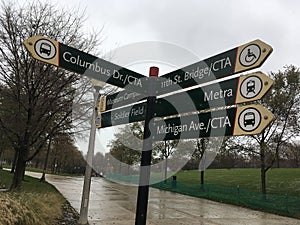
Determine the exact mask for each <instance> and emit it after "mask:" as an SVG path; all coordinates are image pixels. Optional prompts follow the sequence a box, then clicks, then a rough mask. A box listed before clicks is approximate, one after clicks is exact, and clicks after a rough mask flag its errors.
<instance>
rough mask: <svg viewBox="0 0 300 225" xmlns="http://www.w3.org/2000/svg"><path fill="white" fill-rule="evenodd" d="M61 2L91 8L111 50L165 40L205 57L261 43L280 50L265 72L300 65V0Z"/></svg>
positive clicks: (89, 12) (92, 18) (90, 17)
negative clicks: (241, 46) (126, 45)
mask: <svg viewBox="0 0 300 225" xmlns="http://www.w3.org/2000/svg"><path fill="white" fill-rule="evenodd" d="M61 2H63V3H61ZM57 4H58V5H60V4H64V6H66V7H78V6H80V7H81V8H86V14H87V16H88V20H87V22H86V24H87V26H89V27H91V28H101V27H102V26H104V31H103V35H104V36H105V41H104V43H103V48H104V49H105V50H111V49H113V48H115V47H118V46H122V45H125V44H130V43H134V42H141V41H163V42H169V43H173V44H176V45H179V46H181V47H183V48H186V49H188V50H189V51H192V52H193V53H194V54H196V55H197V56H198V57H199V58H200V59H205V58H207V57H208V56H212V55H215V54H217V53H220V52H222V51H224V50H228V49H231V48H234V47H237V46H239V45H241V44H244V43H247V42H249V41H252V40H255V39H261V40H262V41H264V42H266V43H268V44H270V45H271V46H272V47H273V49H274V52H273V53H272V55H271V56H270V57H269V59H268V60H267V61H266V62H265V63H264V65H263V66H262V67H261V70H262V71H264V72H268V71H270V70H272V71H277V70H278V69H282V67H283V66H284V65H286V64H294V65H296V66H299V64H300V56H299V54H298V51H297V50H300V44H299V36H300V35H299V33H300V29H299V28H300V25H299V21H300V13H299V10H300V1H296V0H252V1H243V0H209V1H204V0H192V1H183V0H181V1H179V0H164V1H154V0H151V1H149V0H126V1H120V0H119V1H116V0H110V1H98V0H80V1H79V0H64V1H60V2H58V3H57Z"/></svg>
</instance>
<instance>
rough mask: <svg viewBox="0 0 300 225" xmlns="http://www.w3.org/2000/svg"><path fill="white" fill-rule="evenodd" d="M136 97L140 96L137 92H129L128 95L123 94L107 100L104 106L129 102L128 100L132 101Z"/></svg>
mask: <svg viewBox="0 0 300 225" xmlns="http://www.w3.org/2000/svg"><path fill="white" fill-rule="evenodd" d="M137 96H140V94H139V93H137V92H130V93H128V92H125V93H124V95H121V96H117V97H116V98H115V99H108V100H107V103H106V104H107V105H113V104H116V103H118V102H122V101H126V100H130V99H132V100H134V99H135V98H136V97H137Z"/></svg>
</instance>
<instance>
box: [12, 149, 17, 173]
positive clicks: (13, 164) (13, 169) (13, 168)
mask: <svg viewBox="0 0 300 225" xmlns="http://www.w3.org/2000/svg"><path fill="white" fill-rule="evenodd" d="M18 155H19V153H18V151H16V150H15V155H14V160H13V163H12V166H11V170H10V173H14V172H15V168H16V163H17V159H18Z"/></svg>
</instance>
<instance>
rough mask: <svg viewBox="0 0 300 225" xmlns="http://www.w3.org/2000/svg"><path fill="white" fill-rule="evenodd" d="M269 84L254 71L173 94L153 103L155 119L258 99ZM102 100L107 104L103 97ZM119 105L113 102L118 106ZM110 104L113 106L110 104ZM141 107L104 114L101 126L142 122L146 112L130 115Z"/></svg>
mask: <svg viewBox="0 0 300 225" xmlns="http://www.w3.org/2000/svg"><path fill="white" fill-rule="evenodd" d="M272 84H273V80H272V79H270V78H269V77H268V76H266V75H265V74H263V73H261V72H255V73H251V74H248V75H244V76H240V77H236V78H233V79H230V80H226V81H222V82H219V83H214V84H211V85H208V86H204V87H201V88H196V89H193V90H189V91H187V92H181V93H177V94H173V95H170V96H166V97H164V98H159V99H157V100H156V102H155V105H154V112H155V117H166V116H171V115H176V114H182V113H188V112H194V111H198V110H206V109H213V108H217V107H222V106H230V105H235V104H239V103H244V102H250V101H255V100H259V99H261V98H262V97H263V96H264V95H265V94H266V92H267V91H268V90H269V89H270V88H271V86H272ZM121 96H122V95H121ZM115 99H118V98H115ZM102 100H106V101H107V99H105V98H104V99H102ZM120 101H121V100H120ZM118 102H119V101H116V104H117V107H119V105H118ZM111 104H113V103H112V102H111ZM103 105H107V106H108V105H109V104H108V103H107V102H106V103H105V102H103ZM112 106H113V107H114V105H109V107H110V109H111V108H112ZM144 107H146V106H145V103H144V102H143V103H137V104H134V105H133V106H128V107H123V108H118V109H114V110H111V111H109V112H104V113H102V127H108V126H111V125H120V124H125V123H129V122H138V121H141V120H143V119H144V116H145V115H141V113H145V110H140V111H139V112H141V113H138V114H137V113H131V112H132V111H136V109H140V108H144ZM120 115H122V116H120Z"/></svg>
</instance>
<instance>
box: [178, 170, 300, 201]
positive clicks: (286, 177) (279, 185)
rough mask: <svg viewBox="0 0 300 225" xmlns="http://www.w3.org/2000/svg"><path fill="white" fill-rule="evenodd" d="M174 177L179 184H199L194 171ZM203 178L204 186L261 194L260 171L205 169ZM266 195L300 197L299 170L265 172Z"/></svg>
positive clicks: (183, 172)
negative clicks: (231, 188) (233, 188)
mask: <svg viewBox="0 0 300 225" xmlns="http://www.w3.org/2000/svg"><path fill="white" fill-rule="evenodd" d="M176 175H177V180H178V181H179V182H186V183H191V184H195V183H199V182H200V172H199V171H196V170H190V171H180V172H178V173H177V174H176ZM204 176H205V180H204V182H205V183H206V184H214V185H220V186H227V187H237V186H239V187H240V188H242V189H247V190H250V191H255V192H258V193H260V192H261V181H260V169H207V170H206V171H205V175H204ZM267 193H268V194H280V195H284V194H288V195H290V196H300V169H290V168H288V169H285V168H280V169H270V170H269V171H268V172H267Z"/></svg>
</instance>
